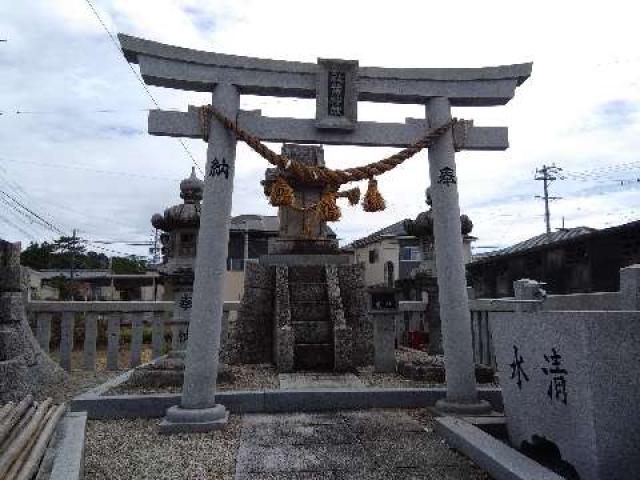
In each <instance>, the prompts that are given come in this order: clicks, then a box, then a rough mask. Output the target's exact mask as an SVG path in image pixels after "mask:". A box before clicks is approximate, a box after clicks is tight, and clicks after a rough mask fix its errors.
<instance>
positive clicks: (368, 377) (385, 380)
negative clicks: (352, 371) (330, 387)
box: [357, 367, 444, 388]
mask: <svg viewBox="0 0 640 480" xmlns="http://www.w3.org/2000/svg"><path fill="white" fill-rule="evenodd" d="M357 375H358V378H360V380H362V381H363V382H364V384H365V385H366V386H367V387H382V388H417V387H444V384H442V383H428V382H418V381H416V380H411V379H408V378H404V377H402V376H400V375H398V374H397V373H375V372H374V371H373V367H361V368H358V372H357Z"/></svg>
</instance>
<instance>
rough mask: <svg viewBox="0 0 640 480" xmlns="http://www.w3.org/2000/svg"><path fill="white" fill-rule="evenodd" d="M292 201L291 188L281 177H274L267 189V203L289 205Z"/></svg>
mask: <svg viewBox="0 0 640 480" xmlns="http://www.w3.org/2000/svg"><path fill="white" fill-rule="evenodd" d="M293 201H294V194H293V188H291V186H290V185H289V184H288V183H287V181H286V180H285V179H284V178H283V177H278V178H276V180H275V182H273V185H271V190H270V191H269V203H270V204H271V205H273V206H274V207H290V206H291V205H293Z"/></svg>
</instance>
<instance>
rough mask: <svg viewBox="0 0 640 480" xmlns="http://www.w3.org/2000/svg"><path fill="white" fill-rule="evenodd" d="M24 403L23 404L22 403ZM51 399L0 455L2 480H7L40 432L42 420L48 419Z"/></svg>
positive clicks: (0, 476)
mask: <svg viewBox="0 0 640 480" xmlns="http://www.w3.org/2000/svg"><path fill="white" fill-rule="evenodd" d="M21 403H22V402H21ZM51 403H52V400H51V398H47V399H46V400H45V401H44V402H42V403H41V404H40V405H38V407H37V408H36V411H35V413H34V414H33V417H32V418H31V420H30V421H29V423H27V425H26V426H25V428H24V429H23V430H22V431H21V432H20V433H19V434H18V436H17V437H16V438H15V439H14V441H13V442H11V444H10V445H7V448H6V449H5V450H4V451H3V452H2V454H0V480H5V478H6V477H5V475H7V472H8V471H9V469H10V468H11V465H12V464H13V463H14V462H15V461H16V460H18V458H19V457H20V454H21V453H22V452H23V450H25V447H27V446H28V444H29V442H30V439H31V437H33V436H34V434H35V433H36V432H37V431H38V430H39V428H40V424H41V423H42V420H43V419H44V418H45V417H46V414H47V412H48V411H49V408H50V406H51Z"/></svg>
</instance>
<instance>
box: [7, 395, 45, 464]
mask: <svg viewBox="0 0 640 480" xmlns="http://www.w3.org/2000/svg"><path fill="white" fill-rule="evenodd" d="M36 408H38V402H33V403H32V404H31V406H30V407H29V410H27V411H26V412H25V414H24V415H23V416H22V418H21V419H20V421H19V422H18V423H17V424H16V426H15V427H13V429H12V430H11V433H10V434H9V436H8V437H7V438H5V439H4V442H0V452H2V451H4V450H5V449H6V447H7V446H8V445H10V444H11V442H13V441H14V440H15V438H16V437H17V436H18V434H19V433H20V432H21V431H22V430H23V429H24V427H25V425H26V424H27V423H29V421H30V420H31V417H33V414H34V413H35V412H36Z"/></svg>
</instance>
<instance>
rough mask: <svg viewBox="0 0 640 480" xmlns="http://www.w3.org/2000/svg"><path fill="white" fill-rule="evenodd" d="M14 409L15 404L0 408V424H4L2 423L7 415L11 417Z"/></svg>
mask: <svg viewBox="0 0 640 480" xmlns="http://www.w3.org/2000/svg"><path fill="white" fill-rule="evenodd" d="M13 407H14V403H13V402H9V403H6V404H4V405H3V406H2V408H0V423H2V421H3V420H4V419H5V417H6V416H7V415H9V412H11V410H13Z"/></svg>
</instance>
